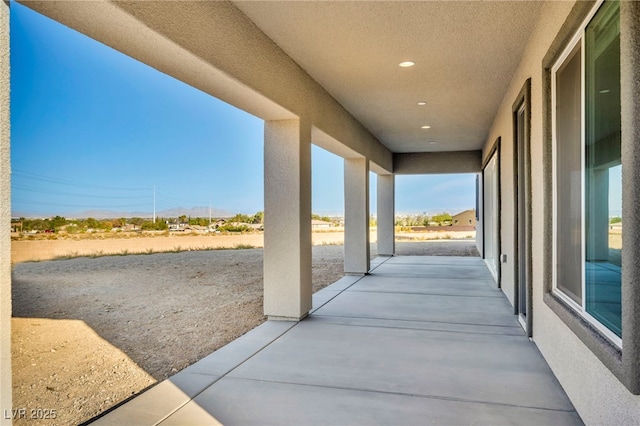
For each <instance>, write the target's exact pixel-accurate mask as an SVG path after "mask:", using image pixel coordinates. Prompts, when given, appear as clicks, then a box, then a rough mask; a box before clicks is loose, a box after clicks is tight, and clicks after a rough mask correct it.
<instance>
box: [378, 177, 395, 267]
mask: <svg viewBox="0 0 640 426" xmlns="http://www.w3.org/2000/svg"><path fill="white" fill-rule="evenodd" d="M377 190H378V256H393V255H394V254H395V252H396V241H395V240H396V232H395V226H394V225H395V210H396V205H395V199H396V178H395V175H378V184H377Z"/></svg>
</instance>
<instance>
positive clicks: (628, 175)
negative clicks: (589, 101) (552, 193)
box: [620, 1, 640, 395]
mask: <svg viewBox="0 0 640 426" xmlns="http://www.w3.org/2000/svg"><path fill="white" fill-rule="evenodd" d="M638 64H640V2H635V1H628V2H627V1H623V2H620V82H621V87H622V94H621V95H622V96H621V98H620V100H621V102H622V105H621V107H622V108H621V113H622V116H621V119H622V123H621V124H622V133H621V145H622V235H624V240H623V241H622V330H623V332H622V345H623V347H624V350H623V351H622V364H623V365H624V369H625V371H624V376H625V379H626V383H625V385H626V386H627V387H628V388H629V390H630V391H631V392H633V393H634V394H635V395H639V394H640V363H638V359H637V358H634V356H635V357H637V354H638V353H640V327H638V323H639V322H640V320H639V319H640V286H638V285H637V284H638V282H640V264H639V263H638V259H640V221H638V218H640V185H638V182H639V181H640V146H639V145H638V141H639V140H640V120H638V117H640V67H639V66H638Z"/></svg>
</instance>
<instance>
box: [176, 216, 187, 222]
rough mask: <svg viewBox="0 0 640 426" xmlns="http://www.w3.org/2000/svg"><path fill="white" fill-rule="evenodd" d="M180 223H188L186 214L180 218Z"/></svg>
mask: <svg viewBox="0 0 640 426" xmlns="http://www.w3.org/2000/svg"><path fill="white" fill-rule="evenodd" d="M178 223H187V216H186V215H184V214H183V215H182V216H180V217H179V218H178Z"/></svg>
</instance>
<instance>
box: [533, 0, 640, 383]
mask: <svg viewBox="0 0 640 426" xmlns="http://www.w3.org/2000/svg"><path fill="white" fill-rule="evenodd" d="M598 4H599V3H598ZM595 6H596V2H595V1H592V0H586V1H577V2H575V3H574V4H573V7H572V9H571V11H570V12H569V14H568V15H567V17H566V18H565V21H564V23H563V24H562V26H561V27H560V29H559V30H558V32H557V33H556V35H555V37H554V38H553V40H552V41H551V43H550V44H549V46H548V48H547V52H546V54H545V55H544V57H543V59H542V64H541V74H542V89H541V90H542V132H543V147H542V149H543V152H542V155H543V164H542V166H543V174H542V176H541V177H540V179H541V181H542V185H543V221H544V222H543V253H542V259H543V272H542V275H543V287H542V292H543V294H542V297H543V304H544V305H545V306H546V308H548V309H549V310H550V313H552V315H555V317H556V318H557V319H558V320H559V321H560V322H561V323H563V324H564V326H565V327H567V329H568V331H570V332H571V333H572V334H573V335H574V336H575V337H577V339H578V340H579V341H580V342H581V344H582V345H584V349H585V350H587V351H589V352H590V353H591V354H592V355H594V356H595V357H596V358H597V359H598V360H599V361H600V362H601V363H602V365H603V366H604V367H606V368H607V369H608V370H609V371H610V372H611V373H612V374H613V375H614V376H615V377H616V378H617V379H618V380H619V381H620V383H621V384H622V385H624V386H625V387H626V388H627V390H628V391H629V392H630V393H632V394H633V395H640V310H639V309H638V306H640V286H637V285H635V283H638V282H640V262H638V260H639V259H640V186H638V185H636V182H638V180H639V179H640V145H638V144H637V140H638V138H640V122H639V121H638V120H637V117H638V111H639V110H638V107H637V101H638V99H640V67H639V66H638V65H639V64H640V51H639V50H638V49H637V47H638V46H640V31H638V30H640V2H625V1H622V2H620V58H621V59H620V60H621V63H620V81H621V88H622V91H621V94H620V96H621V99H620V102H621V106H620V113H621V119H622V129H621V137H622V140H621V149H622V168H623V175H622V190H623V197H624V198H623V205H622V210H623V215H624V216H625V217H626V218H627V220H626V221H625V222H624V223H623V225H622V229H623V231H622V232H623V234H624V240H623V251H622V263H623V272H622V312H623V315H622V328H623V330H626V331H625V332H624V333H623V335H622V341H623V343H624V351H623V349H622V348H621V347H619V346H617V345H615V344H613V343H612V342H611V341H610V340H609V339H607V338H606V337H605V336H604V334H603V333H602V332H600V331H599V330H598V329H597V328H596V327H594V326H593V325H592V323H590V322H589V321H587V320H586V318H585V317H583V316H582V315H580V314H579V313H578V312H577V311H576V310H575V309H573V308H572V307H571V306H570V305H569V304H568V303H566V302H565V301H564V300H563V299H562V298H561V297H558V296H557V295H556V294H554V292H553V269H554V257H553V253H552V251H553V246H554V234H553V228H554V226H555V224H554V213H553V212H554V204H553V190H554V188H553V181H552V174H553V165H552V163H553V156H554V154H553V147H552V107H551V97H552V96H551V93H552V92H551V80H552V78H551V77H552V76H551V68H552V66H553V65H554V64H555V63H556V62H557V61H558V59H559V58H560V55H561V54H562V53H563V52H564V51H565V49H566V47H567V45H568V44H570V42H571V40H572V39H573V37H574V36H575V34H576V32H577V31H578V30H579V28H580V27H581V24H582V23H583V22H584V21H585V20H587V16H588V15H589V14H590V13H591V12H592V11H593V9H594V7H595ZM589 20H590V19H589ZM534 339H535V336H534ZM580 350H582V349H580Z"/></svg>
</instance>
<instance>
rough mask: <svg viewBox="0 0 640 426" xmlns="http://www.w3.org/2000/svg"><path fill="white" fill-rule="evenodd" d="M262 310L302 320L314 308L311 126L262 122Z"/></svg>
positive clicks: (276, 316) (271, 316)
mask: <svg viewBox="0 0 640 426" xmlns="http://www.w3.org/2000/svg"><path fill="white" fill-rule="evenodd" d="M264 208H265V212H264V313H265V315H266V316H267V317H269V319H277V320H294V321H297V320H300V319H302V318H304V317H306V316H307V314H308V312H309V311H310V310H311V294H312V291H311V126H310V125H309V124H308V123H305V122H301V121H300V120H282V121H267V122H265V126H264Z"/></svg>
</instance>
